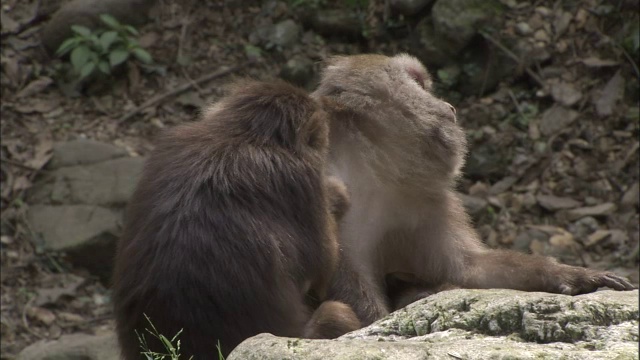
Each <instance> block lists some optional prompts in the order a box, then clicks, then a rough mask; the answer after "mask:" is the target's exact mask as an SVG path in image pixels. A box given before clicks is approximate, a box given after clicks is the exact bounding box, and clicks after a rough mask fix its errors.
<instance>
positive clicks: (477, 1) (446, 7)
mask: <svg viewBox="0 0 640 360" xmlns="http://www.w3.org/2000/svg"><path fill="white" fill-rule="evenodd" d="M503 11H504V8H503V6H502V4H501V3H500V2H499V1H497V0H438V1H436V3H435V5H433V9H432V10H431V16H432V18H433V27H434V29H435V31H436V34H439V35H441V36H444V37H446V38H448V39H449V40H450V41H451V42H452V45H453V46H455V47H457V49H458V50H460V49H462V48H463V47H464V46H465V45H467V44H468V43H469V41H471V39H472V38H473V37H474V35H476V32H477V30H478V29H479V28H480V27H481V26H482V25H483V24H484V23H485V22H487V21H488V20H491V21H494V22H495V21H496V20H498V19H500V17H499V15H500V14H502V12H503Z"/></svg>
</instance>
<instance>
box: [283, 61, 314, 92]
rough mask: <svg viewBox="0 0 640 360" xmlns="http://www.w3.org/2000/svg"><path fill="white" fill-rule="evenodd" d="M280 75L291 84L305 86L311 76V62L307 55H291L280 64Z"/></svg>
mask: <svg viewBox="0 0 640 360" xmlns="http://www.w3.org/2000/svg"><path fill="white" fill-rule="evenodd" d="M280 77H281V78H283V79H285V80H287V81H289V82H291V83H292V84H296V85H298V86H305V85H306V84H307V83H308V82H309V81H310V80H311V79H312V78H313V62H312V61H311V60H310V59H309V58H307V57H303V56H296V57H293V58H291V59H289V60H288V61H287V63H286V64H284V65H283V66H282V69H281V70H280Z"/></svg>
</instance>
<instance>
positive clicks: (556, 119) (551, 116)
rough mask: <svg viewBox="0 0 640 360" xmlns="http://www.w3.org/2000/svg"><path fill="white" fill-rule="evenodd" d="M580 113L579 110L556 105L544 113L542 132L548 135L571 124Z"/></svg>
mask: <svg viewBox="0 0 640 360" xmlns="http://www.w3.org/2000/svg"><path fill="white" fill-rule="evenodd" d="M579 115H580V114H579V113H578V112H577V111H574V110H570V109H567V108H564V107H562V106H559V105H555V106H553V107H551V108H550V109H548V110H547V111H545V112H544V113H543V114H542V120H541V121H540V132H542V134H543V135H545V136H548V135H551V134H553V133H555V132H557V131H560V130H562V129H564V128H566V127H567V126H569V125H571V124H572V123H573V122H574V121H575V120H576V119H577V118H578V116H579Z"/></svg>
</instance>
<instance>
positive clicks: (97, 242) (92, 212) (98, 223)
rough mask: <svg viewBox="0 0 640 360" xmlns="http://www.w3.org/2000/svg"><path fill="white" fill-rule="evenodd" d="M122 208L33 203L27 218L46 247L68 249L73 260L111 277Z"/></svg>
mask: <svg viewBox="0 0 640 360" xmlns="http://www.w3.org/2000/svg"><path fill="white" fill-rule="evenodd" d="M121 219H122V215H121V213H120V212H118V211H115V210H111V209H107V208H103V207H99V206H91V205H60V206H52V205H32V206H30V207H29V211H28V212H27V221H28V222H29V224H30V225H31V229H32V230H33V232H34V234H35V236H34V241H36V242H41V243H40V245H42V246H43V247H44V249H45V250H52V251H64V252H66V253H67V255H68V256H69V259H70V260H71V262H72V263H74V264H75V265H77V266H81V267H84V268H86V269H88V270H89V271H91V272H92V273H93V274H96V275H98V276H100V277H101V278H103V279H107V278H108V277H109V276H110V273H111V268H112V262H113V254H114V253H115V246H116V241H117V239H118V236H119V234H120V228H121V222H122V220H121Z"/></svg>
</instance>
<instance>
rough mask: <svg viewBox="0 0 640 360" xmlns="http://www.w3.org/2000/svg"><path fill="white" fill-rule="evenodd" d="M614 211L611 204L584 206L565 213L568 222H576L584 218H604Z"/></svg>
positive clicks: (613, 205)
mask: <svg viewBox="0 0 640 360" xmlns="http://www.w3.org/2000/svg"><path fill="white" fill-rule="evenodd" d="M614 211H616V205H615V204H613V203H604V204H600V205H595V206H586V207H581V208H577V209H573V210H569V211H568V212H567V217H568V218H569V220H571V221H572V220H576V219H580V218H583V217H585V216H606V215H609V214H611V213H613V212H614Z"/></svg>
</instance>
